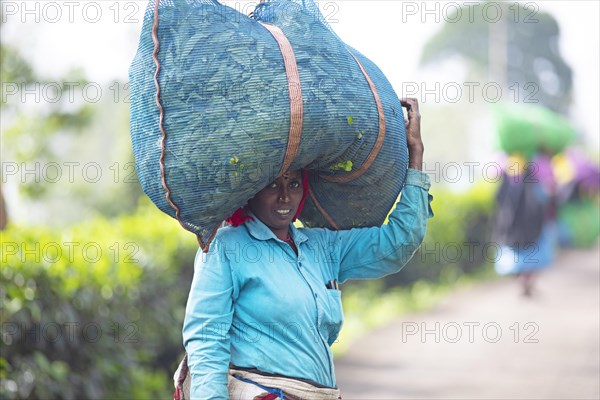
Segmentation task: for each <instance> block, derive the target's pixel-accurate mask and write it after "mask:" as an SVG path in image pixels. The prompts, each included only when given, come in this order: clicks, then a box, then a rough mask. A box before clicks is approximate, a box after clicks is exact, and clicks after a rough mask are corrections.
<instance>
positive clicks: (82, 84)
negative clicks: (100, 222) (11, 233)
mask: <svg viewBox="0 0 600 400" xmlns="http://www.w3.org/2000/svg"><path fill="white" fill-rule="evenodd" d="M1 28H2V27H0V29H1ZM0 81H1V82H2V99H1V102H0V112H1V113H2V163H3V168H2V174H3V176H2V182H3V183H5V184H6V187H9V186H11V187H13V188H14V186H15V185H16V186H17V187H18V193H19V197H20V198H22V199H23V200H24V201H25V200H26V201H27V202H28V203H31V204H28V205H29V206H31V205H35V207H36V208H37V209H38V210H39V211H38V214H37V216H35V217H34V216H32V219H35V220H36V223H60V224H64V223H67V224H68V223H71V222H74V221H77V220H79V219H81V218H82V217H84V216H89V215H91V214H95V213H102V214H104V215H117V214H120V213H122V212H129V211H131V210H133V209H134V208H135V207H136V205H137V202H138V199H139V197H140V196H141V193H142V191H141V188H140V187H139V184H138V183H137V179H135V170H134V168H133V162H132V161H133V154H132V151H131V146H130V145H129V143H128V141H129V136H128V135H123V134H122V132H123V131H125V132H127V129H128V128H127V127H128V105H127V104H126V103H125V102H124V101H123V97H124V96H123V95H124V94H126V93H123V92H124V91H123V90H121V91H119V90H118V89H119V88H124V85H123V84H121V83H118V82H113V85H112V86H111V87H110V88H109V89H108V90H107V88H106V87H104V88H103V89H104V90H102V86H101V85H100V84H99V83H97V82H89V81H88V80H87V79H85V77H84V74H83V72H82V71H79V70H74V71H71V72H70V73H68V74H67V75H66V76H60V77H49V76H40V74H39V73H38V72H37V71H36V70H35V68H34V66H33V65H31V64H30V63H29V62H28V61H27V60H26V59H25V58H23V56H22V55H21V54H20V52H19V50H18V48H17V47H16V46H15V45H13V44H12V43H11V44H9V43H6V42H5V41H2V42H0ZM86 87H89V88H91V89H92V90H90V91H89V92H90V93H93V92H94V90H96V91H97V92H98V91H99V92H100V95H98V96H96V97H95V98H93V99H89V98H87V99H86V92H84V90H85V89H84V88H86ZM98 89H99V90H98ZM111 89H113V90H111ZM117 95H118V96H119V98H117ZM126 178H127V179H126ZM66 201H68V203H67V204H68V205H69V207H64V205H65V204H66V203H65V202H66ZM2 204H6V202H5V201H4V198H3V199H2ZM57 205H62V206H63V207H56V206H57ZM10 206H11V203H10V202H9V203H8V204H7V207H6V208H7V209H8V213H11V207H10ZM40 215H41V216H43V218H39V216H40Z"/></svg>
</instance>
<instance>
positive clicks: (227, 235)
mask: <svg viewBox="0 0 600 400" xmlns="http://www.w3.org/2000/svg"><path fill="white" fill-rule="evenodd" d="M249 236H250V235H249V234H248V230H247V229H246V228H245V227H244V226H243V225H241V226H238V227H233V226H231V225H227V226H224V227H222V228H219V229H218V230H217V234H216V235H215V238H214V239H213V244H214V243H217V244H218V243H219V242H231V241H235V240H248V237H249Z"/></svg>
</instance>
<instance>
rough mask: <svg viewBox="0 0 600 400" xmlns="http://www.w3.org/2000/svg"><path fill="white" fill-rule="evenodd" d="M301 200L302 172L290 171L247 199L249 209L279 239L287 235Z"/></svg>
mask: <svg viewBox="0 0 600 400" xmlns="http://www.w3.org/2000/svg"><path fill="white" fill-rule="evenodd" d="M301 200H302V172H301V171H300V170H297V171H291V172H287V173H285V174H283V175H282V176H280V177H278V178H277V179H275V181H274V182H272V183H271V184H270V185H268V186H267V187H265V188H264V189H263V190H261V191H260V192H258V193H257V194H256V196H254V197H253V198H252V199H250V200H249V201H248V206H249V207H250V210H251V211H252V212H253V213H254V214H255V215H256V216H257V217H258V219H260V220H261V221H262V223H263V224H265V225H267V226H268V227H269V228H271V230H272V231H273V233H275V235H276V236H277V237H278V238H279V239H282V240H284V239H286V238H287V237H288V229H289V226H290V223H291V222H292V220H293V219H294V216H295V215H296V212H297V210H298V205H299V204H300V201H301Z"/></svg>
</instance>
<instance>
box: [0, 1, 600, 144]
mask: <svg viewBox="0 0 600 400" xmlns="http://www.w3.org/2000/svg"><path fill="white" fill-rule="evenodd" d="M223 3H225V4H227V5H230V6H233V7H238V8H239V9H243V7H245V6H246V5H247V4H248V3H249V2H248V1H236V0H225V1H223ZM465 3H469V2H468V1H465V2H460V1H459V2H451V1H440V2H435V1H428V2H422V1H418V2H417V1H414V2H413V1H398V0H388V1H381V0H344V1H327V0H321V1H319V2H318V4H319V6H320V8H321V10H322V12H323V14H324V15H325V16H326V18H327V19H328V21H329V22H330V23H331V25H332V26H333V28H334V30H335V31H336V32H337V33H338V35H340V36H341V37H342V39H344V40H345V41H346V42H347V43H348V44H350V45H352V46H353V47H355V48H357V49H358V50H360V51H361V52H363V53H364V54H365V55H367V56H368V57H369V58H371V59H372V60H373V61H375V62H376V63H377V64H378V65H379V66H380V67H381V69H382V70H383V71H384V72H385V73H386V75H387V76H388V77H389V78H390V81H392V83H393V84H394V87H396V90H399V87H401V85H402V83H403V82H405V81H417V82H418V80H419V79H421V75H420V72H419V71H418V67H417V62H418V59H419V56H420V54H421V48H422V46H423V44H424V43H425V42H426V40H427V39H428V38H429V37H431V36H432V35H433V34H434V33H435V32H436V31H437V30H438V29H440V28H441V26H442V24H443V23H444V17H446V16H448V15H449V12H450V11H452V9H453V7H454V5H456V4H458V5H462V4H465ZM523 3H525V2H523ZM527 3H528V4H530V5H531V6H532V7H537V8H539V10H540V11H548V12H550V13H552V14H553V15H554V16H555V18H556V19H557V20H558V21H559V24H560V27H561V42H560V48H561V51H562V53H563V55H564V57H565V59H566V60H567V62H568V63H569V64H570V65H571V67H572V68H573V70H574V72H575V76H574V78H575V95H576V98H575V103H574V107H573V112H572V114H573V119H574V120H575V121H576V123H577V124H578V125H579V126H580V127H581V128H582V129H583V130H584V132H585V134H586V136H587V137H588V141H589V142H590V144H591V145H593V146H595V147H596V148H598V147H599V146H600V138H599V137H600V134H599V133H600V123H599V118H598V110H599V109H600V93H599V89H598V88H599V87H600V80H599V72H598V71H600V21H599V15H600V2H598V1H595V0H590V1H574V0H557V1H536V2H527ZM146 4H147V2H146V1H127V0H120V1H116V0H105V1H27V2H23V1H7V0H3V1H2V3H1V6H2V11H3V18H4V20H5V21H6V22H7V24H6V26H5V28H4V29H3V38H2V39H3V40H4V41H6V42H12V43H18V45H19V47H20V49H21V51H22V52H23V54H24V55H25V56H26V57H27V58H28V59H30V60H31V61H33V62H34V65H35V66H36V68H37V69H38V71H39V72H40V74H41V75H43V76H48V77H54V76H64V74H65V73H66V72H67V71H68V70H69V69H70V68H73V67H81V68H83V70H84V71H85V72H86V74H87V77H88V79H89V80H91V81H96V82H99V83H106V82H108V81H110V80H111V79H115V78H116V79H120V80H123V81H125V80H127V70H128V68H129V64H130V62H131V59H132V58H133V56H134V54H135V50H136V46H137V40H138V35H139V30H140V23H141V20H142V18H143V11H144V9H145V6H146ZM427 10H429V11H432V12H430V13H426V11H427ZM439 80H440V81H442V82H448V81H451V79H447V78H442V77H440V78H439Z"/></svg>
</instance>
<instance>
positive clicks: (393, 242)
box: [330, 169, 433, 282]
mask: <svg viewBox="0 0 600 400" xmlns="http://www.w3.org/2000/svg"><path fill="white" fill-rule="evenodd" d="M429 187H430V182H429V177H428V176H427V174H425V173H423V172H421V171H418V170H415V169H409V170H408V172H407V177H406V182H405V184H404V189H403V190H402V196H401V198H400V200H399V201H398V203H397V204H396V208H395V209H394V211H393V212H392V213H391V214H390V216H389V219H388V223H387V224H386V225H383V226H381V227H372V228H359V229H351V230H346V231H338V232H335V233H334V234H333V235H334V236H333V240H335V243H333V248H334V249H336V251H338V254H337V257H338V260H339V265H340V270H339V274H338V280H339V281H340V282H344V281H346V280H348V279H375V278H381V277H383V276H385V275H388V274H391V273H394V272H398V271H399V270H400V269H401V268H402V267H403V266H404V265H405V264H406V263H407V262H408V261H409V260H410V259H411V257H412V256H413V254H414V253H415V251H417V249H418V248H419V246H420V245H421V243H422V242H423V238H424V237H425V229H426V226H427V220H428V219H429V218H430V217H433V212H432V211H431V206H430V202H431V200H432V196H431V195H429V193H428V191H429ZM330 246H331V244H330ZM330 248H331V247H330Z"/></svg>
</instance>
